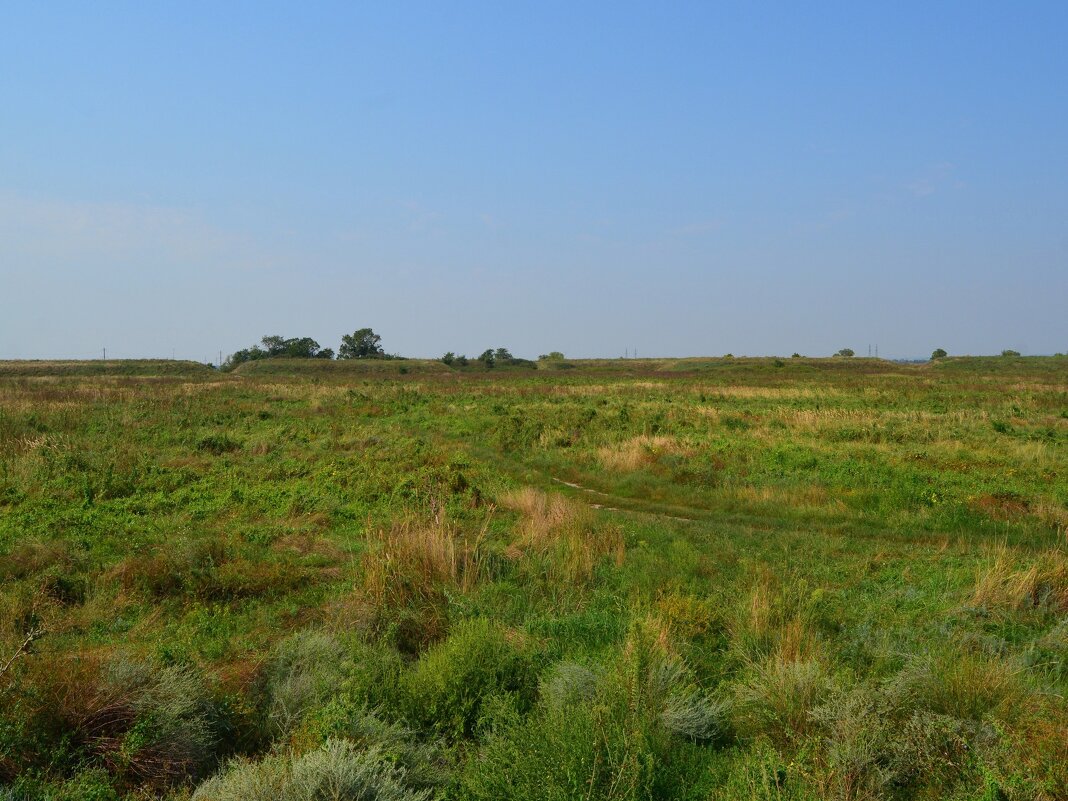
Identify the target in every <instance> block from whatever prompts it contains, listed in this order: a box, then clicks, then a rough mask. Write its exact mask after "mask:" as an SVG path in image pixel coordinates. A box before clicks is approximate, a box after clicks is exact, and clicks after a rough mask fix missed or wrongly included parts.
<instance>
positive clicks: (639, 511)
mask: <svg viewBox="0 0 1068 801" xmlns="http://www.w3.org/2000/svg"><path fill="white" fill-rule="evenodd" d="M550 478H551V479H552V480H553V481H555V482H556V483H557V484H563V485H564V486H566V487H571V488H572V489H576V490H578V491H579V492H586V493H589V494H590V495H598V496H600V497H602V498H607V499H609V500H613V499H614V497H615V496H612V495H609V494H608V493H606V492H601V491H600V490H595V489H590V488H589V487H584V486H582V485H581V484H576V483H575V482H573V481H564V480H563V479H562V478H557V477H556V476H550ZM589 505H590V506H592V507H593V508H594V509H604V510H605V511H606V512H624V513H628V512H629V513H636V514H643V515H651V516H653V517H663V518H666V519H667V520H679V521H681V522H683V523H696V522H697V521H696V520H695V519H694V518H692V517H679V516H678V515H669V514H665V513H663V512H650V511H647V510H643V509H624V508H622V507H619V506H608V505H607V504H603V503H596V502H594V501H591V502H589Z"/></svg>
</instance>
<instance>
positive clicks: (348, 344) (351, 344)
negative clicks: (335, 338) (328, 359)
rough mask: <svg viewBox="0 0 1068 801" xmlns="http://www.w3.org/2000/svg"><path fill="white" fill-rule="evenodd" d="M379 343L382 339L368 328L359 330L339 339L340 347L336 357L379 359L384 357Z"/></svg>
mask: <svg viewBox="0 0 1068 801" xmlns="http://www.w3.org/2000/svg"><path fill="white" fill-rule="evenodd" d="M381 342H382V337H380V336H379V335H378V334H376V333H375V332H374V331H372V330H371V329H370V328H361V329H359V330H358V331H353V332H352V333H351V334H345V336H343V337H341V347H340V348H338V350H337V357H338V358H339V359H381V358H383V357H384V356H385V351H383V350H382V345H381V344H380V343H381Z"/></svg>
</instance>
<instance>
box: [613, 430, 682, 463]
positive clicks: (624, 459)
mask: <svg viewBox="0 0 1068 801" xmlns="http://www.w3.org/2000/svg"><path fill="white" fill-rule="evenodd" d="M689 453H691V449H690V448H688V447H686V446H685V445H683V444H681V443H680V442H679V441H678V440H677V439H676V438H675V437H670V436H665V435H662V434H661V435H650V434H641V435H639V436H637V437H633V438H632V439H628V440H626V441H625V442H620V443H617V444H615V445H606V446H604V447H603V448H599V449H598V451H597V460H598V461H599V462H600V463H601V466H602V467H604V468H605V469H607V470H614V471H617V472H622V473H629V472H633V471H635V470H640V469H641V468H643V467H645V466H647V465H651V464H655V463H656V462H657V461H658V460H659V459H660V458H662V457H664V456H685V455H687V454H689Z"/></svg>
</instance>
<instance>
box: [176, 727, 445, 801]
mask: <svg viewBox="0 0 1068 801" xmlns="http://www.w3.org/2000/svg"><path fill="white" fill-rule="evenodd" d="M429 798H431V793H430V791H429V790H425V789H417V788H414V787H412V786H410V785H409V784H408V782H407V771H406V770H405V769H404V768H403V767H400V766H397V765H394V764H391V763H390V762H389V761H388V760H387V759H385V758H384V757H383V755H382V753H381V751H380V750H379V749H378V748H368V749H360V748H359V747H357V746H356V745H355V744H354V743H352V742H349V741H347V740H329V741H327V742H326V743H325V744H324V745H323V746H322V747H321V748H317V749H315V750H313V751H309V752H307V753H305V754H302V755H299V756H297V755H293V754H289V753H282V754H275V755H272V756H268V757H266V758H264V759H262V760H259V761H258V762H254V761H250V760H247V759H239V760H235V761H234V762H231V763H230V764H229V765H228V766H227V767H226V768H225V769H224V770H223V771H222V772H220V773H219V774H218V775H216V776H214V777H212V778H211V779H209V780H208V781H206V782H204V783H203V784H201V785H200V786H199V787H198V788H197V790H196V792H195V793H193V799H194V801H422V799H429Z"/></svg>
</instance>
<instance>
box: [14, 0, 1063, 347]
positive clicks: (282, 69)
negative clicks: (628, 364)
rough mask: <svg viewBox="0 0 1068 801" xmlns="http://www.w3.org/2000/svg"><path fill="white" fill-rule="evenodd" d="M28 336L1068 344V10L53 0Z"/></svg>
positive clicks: (17, 207)
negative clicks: (365, 331) (70, 1)
mask: <svg viewBox="0 0 1068 801" xmlns="http://www.w3.org/2000/svg"><path fill="white" fill-rule="evenodd" d="M5 27H6V32H7V36H6V37H5V47H4V48H3V49H2V51H0V103H2V108H3V109H4V114H3V116H2V117H0V287H2V289H3V291H2V292H0V358H35V357H37V358H94V357H95V356H96V355H97V354H99V353H101V349H102V348H104V347H106V348H107V349H108V355H109V357H111V356H112V354H114V356H115V357H116V358H124V357H158V358H170V357H171V356H172V354H173V355H174V356H175V357H178V358H187V359H194V360H197V361H212V362H214V361H216V360H217V358H218V354H219V351H222V352H223V355H224V356H225V355H226V354H229V353H232V352H233V351H235V350H237V349H240V348H243V347H248V346H250V345H252V344H254V343H255V342H257V341H258V340H259V338H260V337H261V336H263V335H265V334H275V333H277V334H282V335H285V336H311V337H313V338H315V339H316V340H317V341H319V342H320V344H322V345H323V346H324V347H330V348H335V349H336V348H337V346H338V342H339V340H340V337H341V335H342V334H344V333H349V332H352V331H353V330H355V329H357V328H361V327H364V326H370V327H372V328H374V329H375V331H376V332H378V333H379V334H380V335H381V336H382V338H383V340H382V344H383V346H384V347H385V349H386V350H387V351H388V352H391V353H399V354H403V355H409V356H414V357H423V358H436V357H439V356H440V355H441V354H442V353H444V352H445V351H455V352H458V353H460V352H463V353H466V354H467V355H468V356H473V355H477V354H478V353H480V352H481V351H482V350H484V349H485V348H488V347H494V348H496V347H502V346H503V347H507V348H509V349H510V350H512V352H513V353H515V354H517V355H520V356H524V357H528V358H534V357H536V356H537V355H538V354H541V353H547V352H549V351H553V350H558V351H563V352H564V353H565V354H567V355H568V356H573V357H575V358H584V357H589V358H616V357H619V356H622V355H623V353H624V350H625V349H627V350H631V351H633V350H634V349H635V348H636V349H637V351H638V355H639V357H644V356H646V355H648V356H649V357H684V356H687V355H694V354H697V355H703V356H718V355H723V354H725V353H733V354H735V355H736V356H741V355H743V354H747V353H748V354H752V355H757V354H767V355H779V356H789V355H790V354H791V353H793V352H798V353H801V354H804V355H809V356H828V355H831V354H833V353H834V352H835V351H837V350H838V349H839V348H843V347H850V348H853V349H854V350H855V351H856V353H857V355H858V356H864V355H866V354H867V347H868V345H869V344H871V345H872V346H873V347H874V345H875V344H878V345H879V353H880V355H881V356H882V357H884V358H890V359H893V358H907V359H922V358H926V357H927V356H928V355H929V354H930V353H931V351H932V350H933V349H935V348H939V347H941V348H945V349H946V350H947V351H948V352H949V353H950V354H951V355H963V354H966V353H973V354H977V355H991V354H998V353H1000V352H1001V351H1002V350H1004V349H1007V348H1011V349H1014V350H1018V351H1020V352H1021V353H1023V354H1025V355H1026V354H1052V353H1056V352H1064V351H1068V314H1066V313H1065V309H1064V307H1065V300H1066V299H1068V148H1066V147H1065V146H1064V143H1065V142H1068V82H1066V81H1065V80H1064V76H1065V75H1068V49H1065V48H1064V47H1063V42H1064V41H1065V39H1066V37H1068V6H1066V5H1064V4H1058V3H1053V2H1048V3H1034V4H1028V6H1027V7H1026V8H1021V7H1015V6H1005V7H1003V8H1000V9H996V8H988V7H980V6H952V5H948V4H947V5H945V6H942V7H932V4H929V3H907V4H898V5H893V6H891V5H887V6H885V7H862V5H861V4H821V5H820V7H819V8H815V9H814V8H811V7H796V8H790V7H785V8H784V7H780V6H773V5H770V4H768V5H763V4H747V5H745V6H742V7H735V8H730V7H713V6H712V4H706V3H693V4H678V5H676V4H672V5H671V6H670V7H664V6H663V5H659V4H658V5H652V4H649V5H645V6H642V5H638V4H581V5H580V6H577V7H576V5H575V4H564V3H559V4H539V5H537V6H531V7H521V6H510V5H509V6H505V5H480V4H470V3H462V4H449V5H448V6H447V7H446V6H442V5H437V4H413V5H407V6H404V7H403V8H401V7H399V6H396V5H394V4H388V5H383V6H381V7H378V8H373V7H354V6H352V5H350V4H344V3H322V4H317V5H314V6H307V5H299V6H298V5H296V4H294V5H291V6H288V7H286V6H284V5H278V4H276V5H268V4H257V5H255V6H250V7H241V6H239V5H226V6H216V5H208V4H206V3H205V4H201V3H189V4H181V5H180V6H174V7H169V8H168V7H161V6H145V5H142V4H136V3H114V4H107V5H106V6H94V7H90V6H84V7H79V6H62V7H60V6H57V5H53V4H38V5H27V4H24V5H22V6H18V7H12V8H11V9H8V12H7V15H6V18H5Z"/></svg>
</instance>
